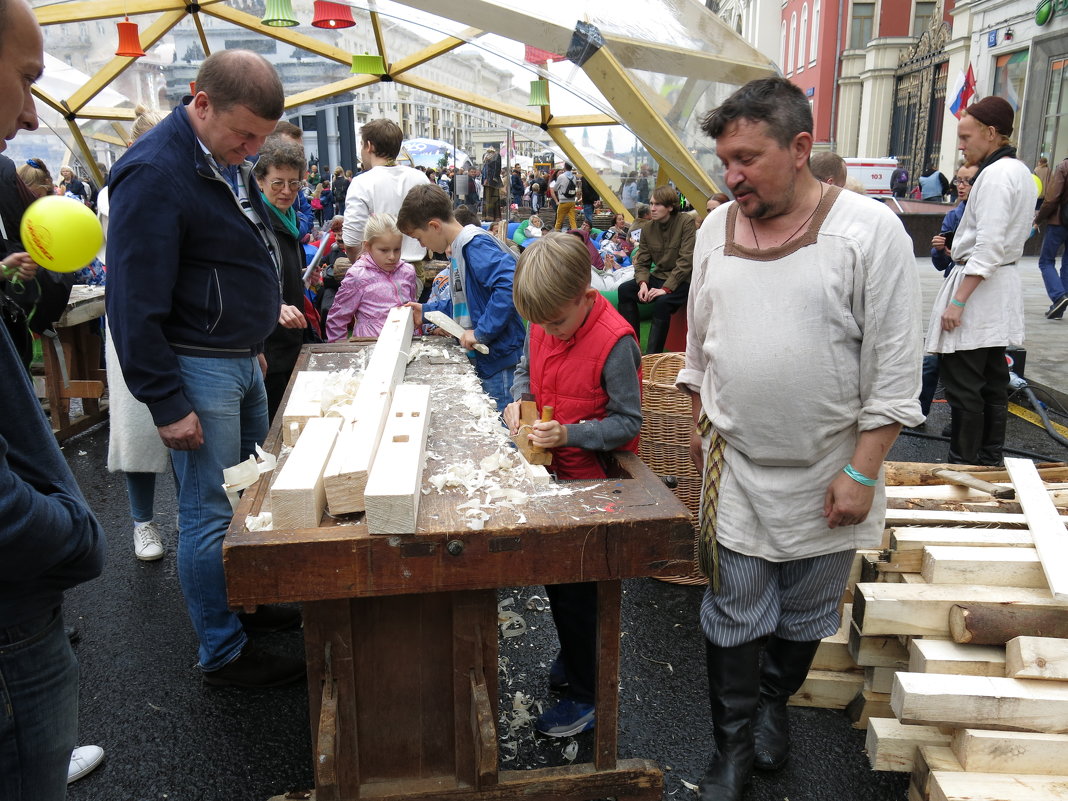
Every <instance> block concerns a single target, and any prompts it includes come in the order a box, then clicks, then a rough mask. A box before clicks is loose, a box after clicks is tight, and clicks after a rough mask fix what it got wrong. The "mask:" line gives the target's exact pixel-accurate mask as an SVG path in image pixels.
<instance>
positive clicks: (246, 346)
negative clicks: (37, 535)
mask: <svg viewBox="0 0 1068 801" xmlns="http://www.w3.org/2000/svg"><path fill="white" fill-rule="evenodd" d="M239 169H240V173H239V175H240V180H241V181H243V182H244V184H245V187H246V190H247V194H248V198H249V202H250V204H251V206H252V208H253V210H254V211H256V213H257V214H258V215H259V219H260V220H262V221H264V222H265V223H267V228H266V229H265V230H266V232H267V234H266V235H267V237H268V239H269V241H271V242H274V234H273V232H271V231H270V227H269V226H270V220H269V212H268V211H267V208H266V206H265V204H264V202H263V199H262V197H261V196H260V193H259V190H258V189H257V188H256V184H255V182H254V181H253V180H252V168H251V165H249V164H248V163H245V162H243V163H242V164H241V165H240V167H239ZM109 185H110V187H111V188H110V190H109V192H110V195H111V219H110V223H109V231H110V233H111V237H110V239H109V241H108V261H109V265H108V291H107V295H106V302H107V312H108V323H109V327H110V329H111V332H112V336H113V337H114V342H115V349H116V351H117V352H118V356H119V362H120V364H121V365H122V373H123V376H124V377H125V378H126V384H127V386H128V387H129V388H130V392H132V393H133V395H134V397H135V398H137V399H138V400H139V401H141V402H142V403H145V404H147V405H148V408H149V411H150V412H151V413H152V419H153V421H154V422H155V424H156V425H157V426H162V425H167V424H169V423H173V422H175V421H177V420H181V419H182V418H183V417H185V416H186V415H188V414H189V413H190V412H192V411H193V407H192V404H190V402H189V400H188V399H187V398H186V396H185V392H184V391H183V389H182V381H181V375H180V373H179V368H178V354H179V353H181V354H183V355H190V356H209V357H216V358H241V357H248V356H252V355H255V354H257V353H259V352H261V351H262V349H263V341H264V340H265V339H266V338H267V336H268V335H269V334H270V333H271V332H272V331H273V330H274V328H275V326H276V325H277V323H278V313H279V309H280V308H281V288H280V279H279V272H278V268H277V266H276V265H275V262H274V259H273V258H272V256H271V254H270V252H269V251H268V249H267V245H266V244H264V239H263V237H262V236H261V234H260V233H259V232H258V231H257V228H256V226H255V225H254V224H253V223H252V222H251V221H250V220H249V219H248V217H246V216H245V213H244V212H243V211H242V210H241V207H240V206H239V205H238V201H237V197H236V196H235V195H234V192H233V189H231V187H230V185H229V184H228V183H227V181H225V180H224V179H222V178H220V177H218V175H217V174H216V172H215V170H214V169H213V167H212V164H211V161H210V160H209V158H208V156H207V154H206V153H205V152H204V150H203V148H202V147H201V146H200V143H199V142H198V140H197V137H196V134H195V133H194V132H193V128H192V126H191V125H190V123H189V117H188V114H187V113H186V109H185V108H184V107H182V106H179V107H178V108H176V109H175V110H174V111H173V112H172V113H171V114H170V116H169V117H167V118H166V119H165V120H163V122H161V123H160V124H159V125H157V126H156V127H155V128H153V129H152V130H151V131H149V132H148V133H146V134H145V135H144V136H142V137H141V138H140V139H138V140H137V141H136V142H134V144H133V145H132V146H131V147H130V149H129V150H128V151H126V154H125V155H124V156H123V157H122V158H120V159H119V161H118V162H117V163H116V164H115V166H114V167H113V168H112V171H111V181H110V184H109ZM274 246H275V248H276V249H277V243H274Z"/></svg>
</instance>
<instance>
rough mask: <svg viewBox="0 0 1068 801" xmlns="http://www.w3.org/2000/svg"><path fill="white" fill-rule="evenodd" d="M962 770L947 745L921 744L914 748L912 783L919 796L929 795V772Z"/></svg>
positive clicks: (925, 796)
mask: <svg viewBox="0 0 1068 801" xmlns="http://www.w3.org/2000/svg"><path fill="white" fill-rule="evenodd" d="M961 770H964V769H963V768H962V767H961V766H960V762H958V761H957V757H956V756H955V755H954V753H953V750H952V749H951V748H950V747H949V746H948V745H921V746H920V747H919V748H917V749H916V762H915V765H914V766H913V768H912V783H913V784H915V785H916V787H917V789H918V790H919V791H920V797H921V798H924V799H929V798H930V797H931V774H932V773H934V772H935V771H952V772H956V771H961Z"/></svg>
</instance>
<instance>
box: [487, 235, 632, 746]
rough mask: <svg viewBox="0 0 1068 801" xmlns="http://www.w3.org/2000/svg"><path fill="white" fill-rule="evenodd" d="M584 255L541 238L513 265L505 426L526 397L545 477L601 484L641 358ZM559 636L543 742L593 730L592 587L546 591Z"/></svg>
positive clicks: (627, 421)
mask: <svg viewBox="0 0 1068 801" xmlns="http://www.w3.org/2000/svg"><path fill="white" fill-rule="evenodd" d="M590 275H591V273H590V257H589V253H588V252H587V251H586V246H585V245H584V244H583V242H582V240H581V239H579V238H578V237H575V236H567V235H564V234H547V235H546V236H545V237H544V238H543V239H541V240H540V241H538V242H535V243H534V244H532V245H531V246H530V247H528V248H527V249H526V250H525V251H523V255H522V256H520V258H519V264H518V266H517V267H516V272H515V282H514V284H513V298H514V301H515V307H516V309H517V310H518V311H519V313H520V314H521V315H522V316H523V317H524V318H526V319H527V320H529V321H530V324H531V325H530V328H529V330H528V332H527V338H526V342H525V343H524V348H523V358H522V360H521V361H520V363H519V365H518V366H517V367H516V371H515V383H513V384H512V397H513V398H515V399H517V400H516V402H515V403H512V404H509V405H508V406H507V407H506V408H505V410H504V421H505V423H506V424H507V425H508V427H509V429H510V430H511V431H512V433H513V434H515V433H516V432H517V431H518V428H519V403H518V399H520V398H522V397H523V395H524V394H525V393H531V394H533V396H534V399H535V400H536V401H537V403H538V406H539V407H543V406H552V407H553V409H554V410H555V417H554V419H553V420H550V421H548V422H538V423H535V424H534V426H533V430H532V431H531V433H530V434H529V437H530V440H531V442H532V443H533V444H534V445H537V446H540V447H543V448H552V449H553V463H552V465H551V466H550V468H549V469H550V470H551V471H552V472H553V473H555V474H556V477H557V478H558V479H562V480H568V479H571V480H573V479H603V478H605V477H606V473H605V468H604V459H605V458H606V457H607V455H608V453H609V452H611V451H614V450H624V449H625V450H631V451H636V450H637V449H638V431H639V430H640V429H641V425H642V411H641V351H640V350H639V348H638V342H637V340H636V339H635V338H634V330H633V329H632V328H631V326H630V324H629V323H627V321H626V320H624V319H623V318H622V317H620V315H619V313H618V312H617V311H616V310H615V309H614V308H612V306H611V304H609V303H608V301H606V300H605V299H604V297H603V296H602V295H601V294H600V293H599V292H598V291H597V290H596V289H593V288H591V287H590ZM545 590H546V594H547V595H548V596H549V603H550V605H551V608H552V613H553V621H554V622H555V623H556V631H557V634H558V635H559V637H560V653H559V654H558V655H557V657H556V661H555V662H553V665H552V667H551V668H550V670H549V687H550V688H551V689H553V690H557V691H559V692H561V694H562V695H563V697H562V699H561V700H560V702H559V703H557V704H556V706H554V707H552V708H551V709H549V710H547V711H546V712H544V713H542V715H541V716H540V717H539V718H538V720H537V722H536V723H535V727H536V728H537V730H538V731H540V732H541V733H542V734H547V735H549V736H550V737H569V736H571V735H574V734H578V733H579V732H583V731H588V730H589V729H592V728H593V724H594V709H593V700H594V686H595V677H596V671H597V656H596V636H595V635H596V632H597V586H596V584H593V583H590V582H585V583H579V584H556V585H552V586H548V587H546V588H545Z"/></svg>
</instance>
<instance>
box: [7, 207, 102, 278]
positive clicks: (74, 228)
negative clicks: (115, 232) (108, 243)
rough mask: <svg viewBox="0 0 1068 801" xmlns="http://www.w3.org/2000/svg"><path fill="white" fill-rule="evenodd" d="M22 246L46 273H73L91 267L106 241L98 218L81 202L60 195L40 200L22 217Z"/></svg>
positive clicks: (20, 227) (20, 229)
mask: <svg viewBox="0 0 1068 801" xmlns="http://www.w3.org/2000/svg"><path fill="white" fill-rule="evenodd" d="M19 233H20V234H21V238H22V246H23V247H24V248H26V252H27V253H29V254H30V256H32V257H33V260H34V261H35V262H37V263H38V264H39V265H41V266H42V267H44V268H45V269H46V270H51V271H52V272H56V273H73V272H75V271H77V270H80V269H82V268H83V267H85V266H86V265H88V264H89V263H90V262H92V260H93V259H94V258H96V254H97V252H98V251H99V250H100V245H101V244H102V243H103V242H104V231H103V229H102V228H101V227H100V221H99V220H98V219H97V218H96V215H95V214H93V212H92V211H90V210H89V208H88V207H87V206H85V205H84V204H83V203H81V202H80V201H77V200H74V199H73V198H68V197H61V196H59V195H46V196H45V197H42V198H38V199H37V200H35V201H34V202H33V203H31V204H30V207H29V208H28V209H26V212H25V213H24V214H23V215H22V224H21V225H20V226H19Z"/></svg>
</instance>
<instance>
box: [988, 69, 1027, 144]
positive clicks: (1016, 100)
mask: <svg viewBox="0 0 1068 801" xmlns="http://www.w3.org/2000/svg"><path fill="white" fill-rule="evenodd" d="M1027 53H1028V51H1027V50H1017V51H1016V52H1015V53H1005V54H1003V55H1000V56H998V57H997V59H995V61H994V85H993V91H992V92H991V94H995V95H998V96H999V97H1003V98H1005V99H1006V100H1008V101H1009V105H1010V106H1012V110H1013V125H1012V127H1013V130H1015V131H1018V130H1020V105H1021V102H1022V101H1021V99H1022V98H1023V97H1024V82H1025V81H1026V80H1027Z"/></svg>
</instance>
